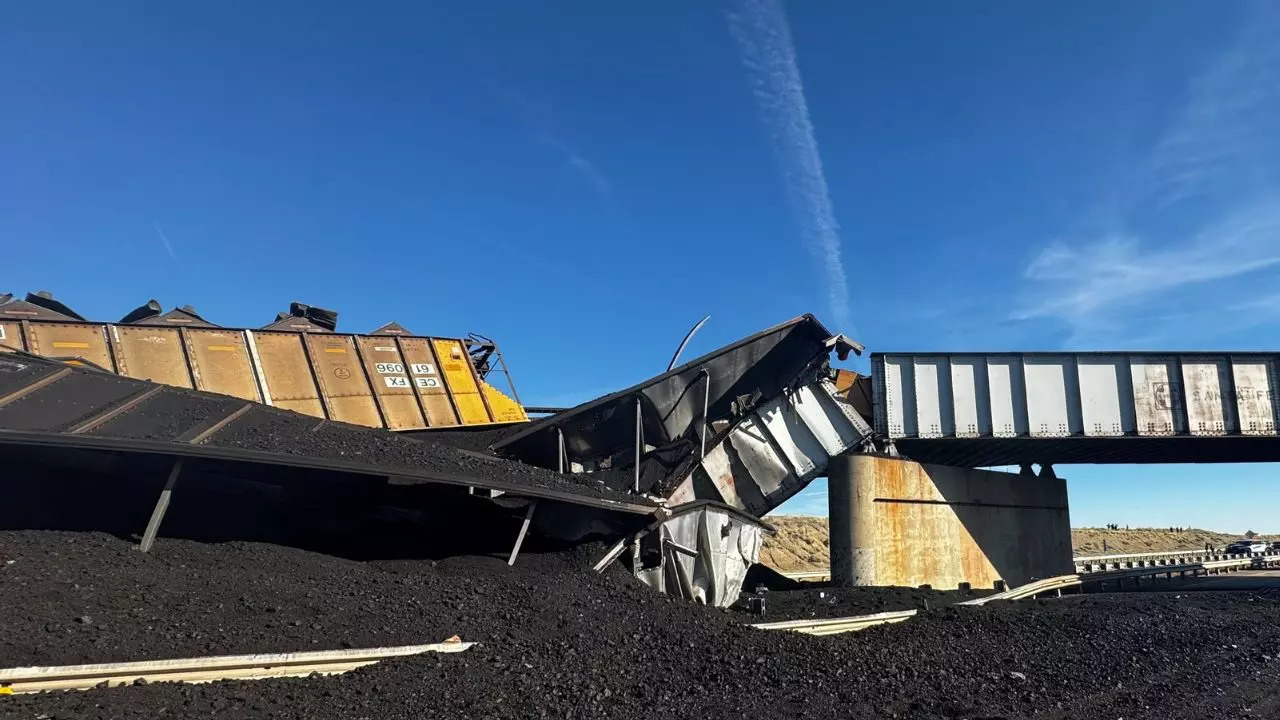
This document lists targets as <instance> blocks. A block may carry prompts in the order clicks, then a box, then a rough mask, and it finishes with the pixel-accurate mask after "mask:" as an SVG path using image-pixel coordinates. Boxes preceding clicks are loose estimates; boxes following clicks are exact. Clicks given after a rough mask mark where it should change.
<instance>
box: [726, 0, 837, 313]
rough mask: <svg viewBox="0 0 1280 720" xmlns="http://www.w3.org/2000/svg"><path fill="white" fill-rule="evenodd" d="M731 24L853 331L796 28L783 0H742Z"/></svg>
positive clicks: (831, 295)
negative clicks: (790, 23) (802, 75)
mask: <svg viewBox="0 0 1280 720" xmlns="http://www.w3.org/2000/svg"><path fill="white" fill-rule="evenodd" d="M729 25H730V28H731V30H732V32H733V36H734V38H736V39H737V42H738V48H739V51H740V53H741V56H742V63H743V65H744V66H745V67H746V70H747V77H748V78H749V80H750V82H751V89H752V92H753V94H754V96H755V100H756V104H757V106H758V108H759V111H760V114H761V116H762V117H763V120H764V124H765V126H766V128H767V129H768V131H769V133H770V135H771V136H772V138H771V139H772V141H773V149H774V152H775V154H776V155H777V157H778V161H779V163H780V165H781V166H782V174H783V177H784V179H785V181H786V185H787V194H788V198H789V200H790V203H791V207H792V212H793V213H794V214H795V215H796V219H797V221H798V222H799V224H800V229H801V234H802V236H803V237H804V239H805V244H806V245H807V246H808V247H809V250H810V252H811V253H812V254H813V256H814V257H815V259H816V260H817V262H818V264H819V267H820V272H821V276H822V281H823V283H824V284H825V285H826V294H827V309H828V311H829V312H830V313H831V315H832V317H833V318H834V319H835V323H836V326H837V327H838V328H839V329H840V330H842V331H844V332H852V331H853V327H852V323H851V317H850V312H849V283H848V279H847V278H846V276H845V270H844V262H843V260H842V258H841V248H840V225H839V223H837V222H836V217H835V210H834V209H833V208H832V205H831V193H830V192H829V190H828V188H827V180H826V176H825V175H824V174H823V171H822V158H821V156H820V155H819V153H818V141H817V139H816V138H815V136H814V132H813V123H812V122H811V121H810V119H809V105H808V103H807V102H806V100H805V96H804V84H803V83H802V82H801V80H800V68H799V67H798V66H797V64H796V51H795V46H794V45H793V44H792V42H791V29H790V27H789V26H788V24H787V17H786V14H785V13H784V12H783V10H782V6H781V5H780V4H779V2H778V0H741V2H739V4H738V5H737V7H736V8H735V9H734V10H732V11H731V12H730V13H729Z"/></svg>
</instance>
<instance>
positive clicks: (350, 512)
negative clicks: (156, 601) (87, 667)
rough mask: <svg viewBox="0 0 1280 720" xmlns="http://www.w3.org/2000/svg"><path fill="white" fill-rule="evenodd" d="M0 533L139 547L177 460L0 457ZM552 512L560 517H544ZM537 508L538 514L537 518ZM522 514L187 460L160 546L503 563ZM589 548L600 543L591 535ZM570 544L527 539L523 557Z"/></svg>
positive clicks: (94, 454)
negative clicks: (189, 543)
mask: <svg viewBox="0 0 1280 720" xmlns="http://www.w3.org/2000/svg"><path fill="white" fill-rule="evenodd" d="M0 467H4V471H3V479H4V488H5V489H4V493H5V501H4V502H3V503H0V529H5V530H72V531H98V532H106V533H110V534H113V535H116V536H118V537H121V538H124V539H128V540H132V541H135V542H136V541H138V540H140V539H141V537H142V534H143V531H144V530H145V528H146V526H147V522H148V520H149V519H150V517H151V514H152V511H153V509H154V508H155V506H156V501H157V499H158V497H159V496H160V492H161V490H162V489H163V487H164V484H165V480H166V478H167V477H168V474H169V472H170V470H171V469H172V467H173V460H172V459H171V458H167V457H160V456H155V457H152V456H140V455H125V454H115V453H110V452H100V451H87V450H65V449H38V450H35V451H33V450H32V449H31V448H25V449H23V450H22V452H20V453H17V452H14V451H12V450H7V449H6V450H5V451H3V452H0ZM546 509H547V511H548V514H550V513H552V512H554V510H555V508H553V507H548V508H546ZM541 510H542V509H541V508H540V511H541ZM522 518H523V511H522V510H519V509H516V508H506V507H502V506H500V505H498V504H496V503H495V502H493V501H491V500H488V499H485V498H481V497H476V496H472V495H470V494H468V492H467V489H466V488H463V487H453V486H445V485H416V486H394V485H390V484H388V483H386V482H385V480H384V479H381V478H371V477H367V476H358V475H349V474H345V473H338V472H327V471H314V470H303V469H299V468H281V467H246V466H243V465H241V466H235V467H233V466H229V465H221V464H219V463H218V462H216V461H206V460H190V459H189V460H188V461H187V462H186V463H185V464H184V467H183V470H182V472H181V473H180V474H179V476H178V480H177V482H176V484H175V486H174V490H173V493H172V496H171V501H170V504H169V508H168V510H167V512H166V513H165V515H164V519H163V522H162V524H161V527H160V531H159V533H158V536H157V540H156V547H157V548H159V547H161V546H162V545H163V543H164V540H165V538H183V539H188V540H196V541H202V542H226V541H247V542H263V543H272V544H277V545H287V546H291V547H297V548H301V549H304V550H312V551H316V552H322V553H325V554H328V555H335V556H338V557H345V558H349V559H354V560H384V559H386V560H390V559H407V558H428V559H440V558H445V557H451V556H459V555H467V556H475V555H492V556H496V557H502V558H504V559H505V557H506V556H507V554H508V553H510V551H511V548H512V545H513V544H514V542H515V539H516V536H517V534H518V532H519V529H520V524H521V520H522ZM584 539H598V538H595V537H592V538H584ZM568 545H569V543H565V542H561V541H556V540H552V539H549V538H545V537H542V536H540V535H539V534H537V533H530V534H529V536H528V538H527V539H526V540H525V543H524V545H523V547H522V549H521V552H522V553H537V552H543V551H558V550H562V549H564V548H565V547H566V546H568Z"/></svg>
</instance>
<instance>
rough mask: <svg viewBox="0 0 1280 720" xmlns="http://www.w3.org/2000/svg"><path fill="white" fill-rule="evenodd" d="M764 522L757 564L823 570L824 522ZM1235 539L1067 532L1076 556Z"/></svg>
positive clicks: (1203, 534)
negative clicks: (770, 530) (768, 530)
mask: <svg viewBox="0 0 1280 720" xmlns="http://www.w3.org/2000/svg"><path fill="white" fill-rule="evenodd" d="M766 520H767V521H768V522H769V523H771V524H772V525H773V526H774V527H776V528H778V534H777V535H776V536H774V537H771V538H768V539H766V540H765V543H764V550H763V551H762V552H761V554H760V561H761V562H763V563H764V564H765V565H768V566H769V567H772V568H774V569H776V570H782V571H784V572H789V571H799V570H825V569H826V567H827V564H828V562H829V558H828V554H827V519H826V518H824V517H808V516H802V515H779V516H777V517H770V518H766ZM1237 537H1239V536H1237V535H1229V534H1226V533H1219V532H1213V531H1210V530H1197V529H1194V528H1188V529H1186V530H1184V531H1181V532H1169V530H1168V528H1135V529H1133V530H1106V529H1103V528H1075V529H1073V530H1072V531H1071V543H1072V545H1073V546H1074V548H1075V554H1076V555H1101V554H1103V548H1102V541H1103V540H1104V539H1105V540H1106V541H1107V547H1106V552H1107V553H1112V554H1114V553H1128V552H1132V553H1139V552H1162V551H1165V550H1199V549H1201V548H1203V547H1204V546H1205V543H1209V544H1211V545H1213V546H1214V547H1218V548H1220V547H1223V546H1225V545H1226V544H1227V543H1229V542H1231V541H1232V540H1235V539H1236V538H1237Z"/></svg>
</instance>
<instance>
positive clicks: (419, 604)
mask: <svg viewBox="0 0 1280 720" xmlns="http://www.w3.org/2000/svg"><path fill="white" fill-rule="evenodd" d="M595 549H596V548H591V547H587V548H580V549H578V550H571V551H565V552H560V553H543V554H532V553H530V554H526V555H522V556H521V558H520V559H519V561H518V562H517V564H516V566H515V567H507V566H506V564H505V563H504V562H502V560H500V559H498V558H495V557H457V558H451V559H448V560H441V561H437V562H434V563H433V562H430V561H418V560H394V561H377V562H360V561H354V560H348V559H340V558H335V557H331V556H327V555H321V554H317V553H313V552H307V551H303V550H298V549H294V548H286V547H280V546H275V545H269V544H256V543H241V542H231V543H201V542H195V541H189V540H173V539H164V540H162V542H160V543H158V544H157V545H156V547H155V548H154V549H153V551H152V553H151V554H150V555H144V554H142V553H139V552H138V551H137V550H136V549H135V548H134V547H133V545H132V544H131V543H129V542H127V541H125V540H122V539H118V538H116V537H113V536H109V535H103V534H94V533H79V532H50V531H36V530H24V531H13V532H5V533H0V607H3V608H5V611H6V612H5V620H4V623H5V626H4V633H3V634H0V665H4V666H12V665H32V664H58V663H73V662H105V661H122V660H141V659H155V658H164V657H184V656H192V655H205V654H225V653H239V652H272V651H289V650H315V649H329V648H341V647H369V646H386V645H395V644H407V643H423V642H436V641H440V640H442V639H444V638H445V637H448V636H450V635H454V634H458V635H461V636H462V637H463V639H465V640H471V641H477V642H478V643H479V644H478V645H477V646H475V647H473V648H471V649H470V650H468V651H466V652H462V653H457V654H450V655H427V656H419V657H414V658H406V659H403V660H399V661H394V662H386V663H382V664H379V665H376V666H370V667H367V668H363V669H361V670H357V671H354V672H351V673H348V674H346V675H341V676H334V677H323V678H322V677H313V678H299V679H290V680H265V681H255V682H225V683H216V684H208V685H167V684H153V685H143V686H134V687H128V688H115V689H104V690H92V691H86V692H69V693H54V694H42V695H24V696H12V697H0V716H2V717H5V718H28V719H34V718H143V717H146V718H155V717H210V716H213V717H227V718H306V719H307V720H319V719H324V718H379V719H380V720H381V719H388V718H423V717H442V718H443V717H448V718H540V717H553V718H668V717H669V718H682V717H701V718H744V717H752V718H790V717H815V718H818V717H821V718H880V717H907V718H1015V717H1017V718H1022V717H1041V718H1068V717H1072V718H1075V717H1084V718H1093V717H1098V718H1118V717H1124V718H1170V717H1177V718H1229V717H1276V716H1280V699H1278V697H1277V694H1276V691H1275V689H1274V688H1275V687H1277V684H1278V683H1280V662H1278V661H1277V660H1276V658H1277V657H1280V602H1277V601H1275V600H1269V599H1265V598H1261V597H1257V596H1253V595H1249V594H1244V593H1241V594H1217V593H1195V594H1186V595H1179V594H1175V593H1161V594H1142V595H1098V596H1082V597H1075V598H1065V599H1061V600H1047V601H1034V602H1032V601H1024V602H1022V603H1000V604H997V605H994V606H986V607H981V608H971V607H943V608H933V609H930V610H927V611H923V612H921V613H920V616H919V617H917V618H914V619H913V620H911V621H909V622H905V623H901V624H898V625H891V626H881V627H876V628H871V629H869V630H866V631H863V632H860V633H854V634H848V635H840V636H831V637H810V636H804V635H799V634H794V633H785V632H777V631H762V630H755V629H752V628H749V627H746V626H744V625H743V624H742V620H743V619H744V618H743V616H741V615H737V614H734V613H730V612H726V611H720V610H715V609H709V608H703V607H698V606H694V605H690V604H687V603H684V602H682V601H678V600H672V599H670V598H667V597H665V596H661V595H658V594H656V593H654V592H652V591H650V590H649V589H647V588H645V587H642V586H639V585H637V584H636V583H635V582H634V581H632V580H631V579H630V578H628V577H627V576H625V575H623V574H621V573H620V572H619V573H606V574H604V575H594V574H592V573H589V572H585V571H584V565H586V564H587V563H589V562H590V560H591V558H592V557H594V554H593V551H594V550H595Z"/></svg>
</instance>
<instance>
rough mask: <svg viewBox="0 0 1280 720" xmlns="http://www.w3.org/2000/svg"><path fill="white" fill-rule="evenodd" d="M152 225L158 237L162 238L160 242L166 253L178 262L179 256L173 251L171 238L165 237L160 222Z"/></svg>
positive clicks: (154, 222)
mask: <svg viewBox="0 0 1280 720" xmlns="http://www.w3.org/2000/svg"><path fill="white" fill-rule="evenodd" d="M151 224H152V226H153V227H155V229H156V237H158V238H160V242H161V243H162V244H163V245H164V249H165V252H167V253H169V257H171V258H173V259H174V260H177V259H178V254H177V253H175V252H174V251H173V245H170V244H169V238H167V237H165V235H164V231H163V230H161V229H160V222H159V221H156V220H153V221H152V222H151Z"/></svg>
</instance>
